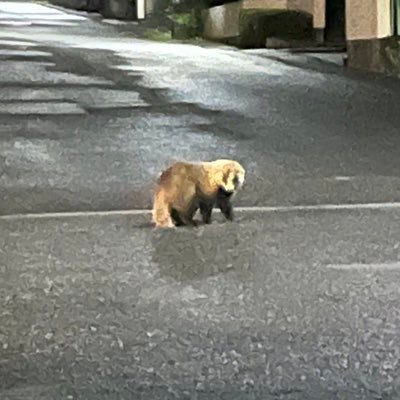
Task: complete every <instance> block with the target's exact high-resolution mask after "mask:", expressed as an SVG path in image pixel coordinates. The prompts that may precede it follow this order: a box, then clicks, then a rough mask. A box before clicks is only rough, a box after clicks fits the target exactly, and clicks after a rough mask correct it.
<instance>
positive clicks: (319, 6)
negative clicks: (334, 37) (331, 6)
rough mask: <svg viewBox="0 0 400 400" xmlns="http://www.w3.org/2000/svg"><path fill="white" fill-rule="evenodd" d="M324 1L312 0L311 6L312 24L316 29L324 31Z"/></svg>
mask: <svg viewBox="0 0 400 400" xmlns="http://www.w3.org/2000/svg"><path fill="white" fill-rule="evenodd" d="M325 9H326V0H314V4H313V24H314V28H316V29H324V28H325V26H326V24H325Z"/></svg>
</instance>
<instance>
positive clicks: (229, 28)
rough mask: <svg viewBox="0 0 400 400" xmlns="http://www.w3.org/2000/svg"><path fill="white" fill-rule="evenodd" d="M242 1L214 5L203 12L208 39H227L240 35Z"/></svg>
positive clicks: (204, 32) (205, 35) (205, 34)
mask: <svg viewBox="0 0 400 400" xmlns="http://www.w3.org/2000/svg"><path fill="white" fill-rule="evenodd" d="M242 6H243V4H242V2H241V1H238V2H235V3H228V4H224V5H222V6H217V7H212V8H210V9H208V10H205V11H204V13H203V23H204V28H203V29H204V30H203V36H204V37H205V38H206V39H227V38H233V37H237V36H239V16H240V10H241V9H242Z"/></svg>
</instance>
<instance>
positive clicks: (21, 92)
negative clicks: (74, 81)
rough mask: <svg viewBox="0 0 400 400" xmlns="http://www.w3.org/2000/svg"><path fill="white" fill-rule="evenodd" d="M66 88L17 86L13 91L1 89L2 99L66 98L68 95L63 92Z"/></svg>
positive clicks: (0, 97) (0, 96) (0, 98)
mask: <svg viewBox="0 0 400 400" xmlns="http://www.w3.org/2000/svg"><path fill="white" fill-rule="evenodd" d="M63 90H64V89H57V88H55V89H53V88H43V89H25V88H15V89H13V90H12V91H10V90H7V91H0V100H1V101H10V100H14V101H15V100H22V101H23V100H65V99H66V97H65V95H64V94H63Z"/></svg>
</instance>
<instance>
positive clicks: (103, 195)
mask: <svg viewBox="0 0 400 400" xmlns="http://www.w3.org/2000/svg"><path fill="white" fill-rule="evenodd" d="M4 4H6V3H4V2H2V3H0V85H1V90H0V213H1V214H2V215H3V216H4V215H8V214H15V213H26V212H44V213H45V212H51V211H60V212H62V211H79V210H81V211H95V210H99V211H107V210H121V209H131V208H148V207H150V204H151V203H150V200H151V187H152V182H153V180H154V178H155V177H156V175H157V174H158V173H159V171H160V169H161V168H163V167H164V166H166V165H167V164H168V163H169V162H170V161H171V160H174V159H180V158H186V159H212V158H216V157H232V158H236V159H238V160H239V161H242V162H243V164H244V165H245V166H246V168H247V170H248V181H247V184H246V187H245V190H244V191H243V193H241V194H240V195H239V196H238V198H237V204H239V205H243V206H253V205H258V206H267V205H278V206H282V205H296V204H300V205H304V204H326V203H338V204H342V203H356V202H362V203H364V202H390V201H397V200H398V199H399V196H398V194H399V189H398V187H399V186H398V182H399V172H398V171H399V163H400V161H399V157H398V150H399V140H400V139H399V134H398V126H399V123H400V114H399V113H398V100H399V98H400V83H399V82H397V81H393V80H388V79H383V78H379V77H375V76H370V75H367V74H361V73H356V72H349V71H343V70H342V69H341V68H340V67H338V66H337V65H335V64H328V63H326V62H320V61H318V60H313V59H311V58H307V60H306V62H305V61H304V57H302V56H289V55H285V54H284V53H279V57H278V58H279V60H277V54H276V53H275V52H268V51H257V52H239V51H235V50H232V49H226V48H220V47H196V46H188V45H179V44H157V43H151V42H145V41H139V40H135V39H133V38H131V37H129V36H132V34H130V33H129V31H130V29H131V26H130V25H129V24H128V25H116V26H115V25H111V24H109V23H105V22H102V21H100V20H99V19H98V18H97V17H93V18H92V17H90V18H89V17H88V16H87V15H85V14H71V13H68V14H65V13H61V14H57V13H58V12H59V11H57V9H53V8H46V9H44V10H43V9H40V10H33V11H32V10H31V11H32V14H30V15H29V16H27V15H24V16H21V13H18V12H16V10H15V9H10V8H9V9H8V14H5V11H4ZM25 6H26V5H25ZM2 7H3V8H2ZM27 10H28V9H27V8H25V9H24V13H25V14H26V13H27V12H28V11H27ZM49 13H52V14H51V15H50V14H49ZM49 20H51V21H52V24H53V25H51V26H50V25H49ZM21 21H22V22H23V23H25V25H21ZM16 22H19V25H15V23H16ZM27 22H29V23H30V24H27ZM12 23H14V25H10V24H12ZM135 29H137V27H135ZM399 220H400V210H396V209H392V210H388V209H386V210H383V209H382V210H374V211H367V210H353V211H349V210H341V211H321V210H320V211H308V212H298V211H296V212H289V213H271V212H269V213H257V212H249V211H248V212H245V213H238V215H237V221H236V222H235V223H232V224H226V223H222V221H221V219H220V216H218V215H216V216H215V223H213V224H212V225H211V226H208V227H206V228H204V227H200V228H198V229H187V228H183V229H180V230H177V231H172V232H158V233H157V232H155V231H153V230H151V229H150V227H149V226H148V222H149V216H148V214H145V215H142V216H115V215H108V216H99V215H97V216H96V215H92V216H86V217H68V218H44V219H35V218H24V217H20V218H17V219H6V218H4V217H3V218H2V219H0V244H1V245H0V399H1V400H3V399H4V400H15V399H35V400H36V399H40V400H50V399H51V400H53V399H55V398H57V399H68V400H74V399H82V400H91V399H96V400H103V399H107V400H108V399H146V400H147V399H175V398H181V399H257V400H258V399H296V400H297V399H300V400H303V399H304V400H305V399H307V400H308V399H328V400H330V399H352V400H353V399H396V398H399V394H398V393H399V389H400V382H399V378H398V377H399V376H400V374H399V359H400V358H399V353H400V347H399V344H398V332H399V329H400V326H399V325H400V314H399V311H398V310H399V303H400V292H399V289H398V279H399V277H400V260H399V247H400V239H399V238H400V232H399V222H400V221H399Z"/></svg>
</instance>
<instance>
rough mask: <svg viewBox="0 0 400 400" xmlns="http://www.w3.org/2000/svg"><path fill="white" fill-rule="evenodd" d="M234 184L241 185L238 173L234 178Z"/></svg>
mask: <svg viewBox="0 0 400 400" xmlns="http://www.w3.org/2000/svg"><path fill="white" fill-rule="evenodd" d="M233 184H234V185H235V186H237V185H239V177H238V176H237V175H236V176H235V177H234V178H233Z"/></svg>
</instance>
